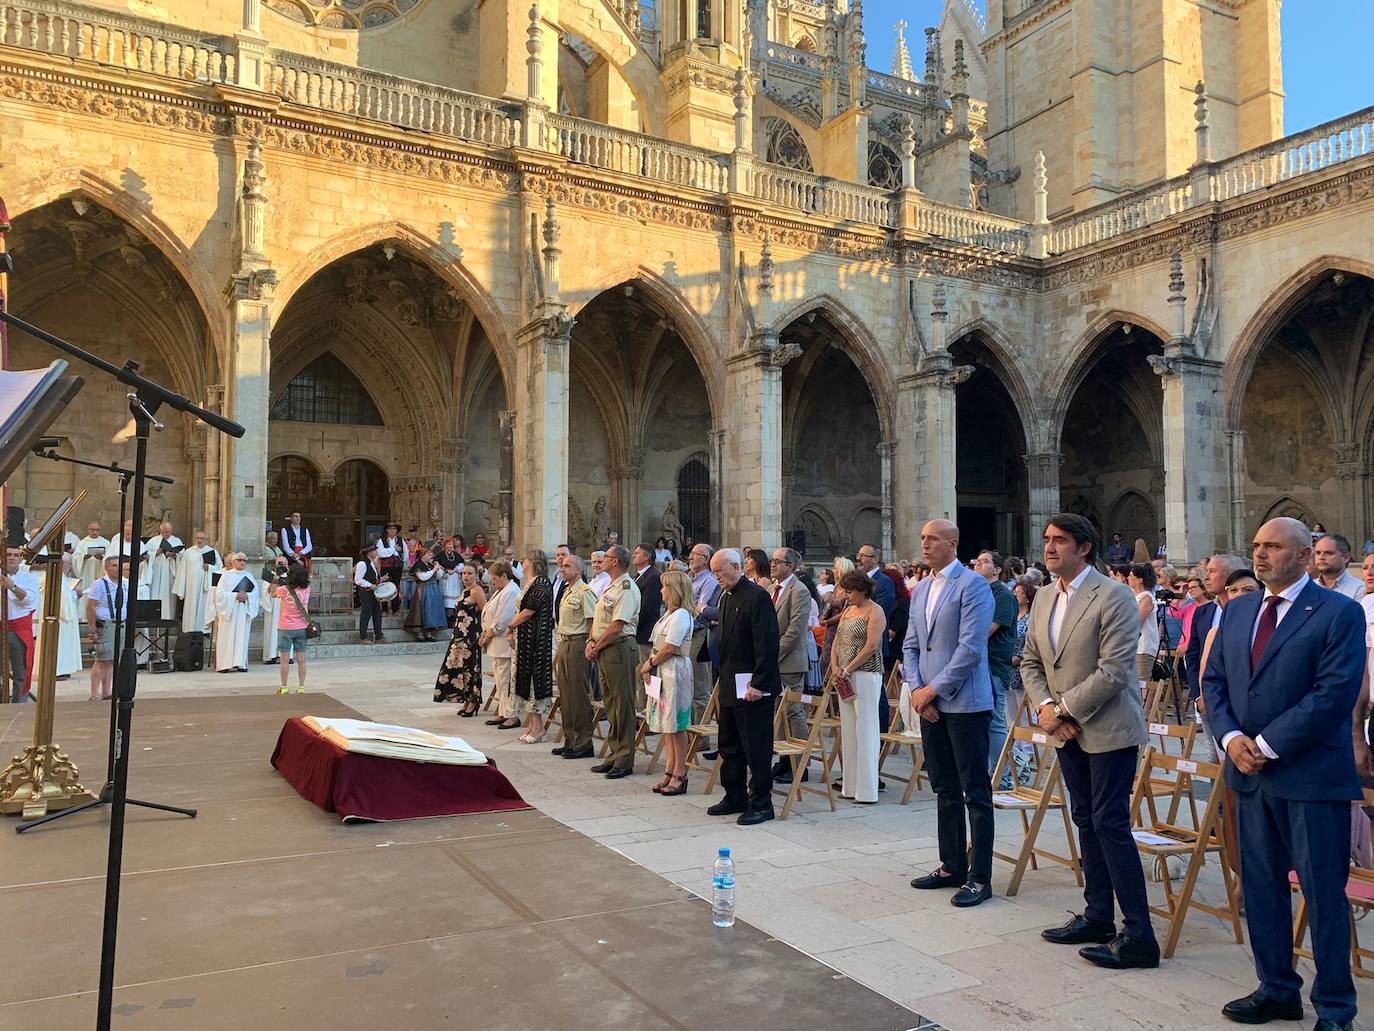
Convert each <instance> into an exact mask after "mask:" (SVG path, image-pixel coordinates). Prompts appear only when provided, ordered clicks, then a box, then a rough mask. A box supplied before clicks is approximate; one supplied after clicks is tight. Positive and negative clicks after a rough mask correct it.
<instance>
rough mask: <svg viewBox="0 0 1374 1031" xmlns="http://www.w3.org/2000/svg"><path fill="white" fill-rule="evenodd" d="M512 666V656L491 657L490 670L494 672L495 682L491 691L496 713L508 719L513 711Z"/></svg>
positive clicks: (513, 662) (513, 661)
mask: <svg viewBox="0 0 1374 1031" xmlns="http://www.w3.org/2000/svg"><path fill="white" fill-rule="evenodd" d="M514 666H515V659H514V657H512V656H506V657H505V658H502V659H498V658H496V657H495V656H493V657H492V660H491V671H492V673H494V674H495V684H494V685H493V686H492V689H491V691H492V694H494V695H496V715H497V716H499V717H501V719H503V720H508V719H510V718H511V714H512V713H513V712H514V711H515V699H514V698H513V697H512V695H511V671H512V669H513V668H514Z"/></svg>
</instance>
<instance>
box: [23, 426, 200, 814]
mask: <svg viewBox="0 0 1374 1031" xmlns="http://www.w3.org/2000/svg"><path fill="white" fill-rule="evenodd" d="M33 453H34V456H35V457H36V458H47V459H50V460H51V461H54V462H68V463H70V464H71V465H84V466H88V467H89V468H91V469H104V470H106V471H107V472H112V473H114V474H115V475H117V476H118V477H119V526H120V533H123V532H124V530H123V527H124V509H125V506H126V505H127V504H128V500H129V480H130V479H131V478H132V477H133V476H134V472H135V471H134V470H133V469H124V468H122V467H120V466H118V465H116V464H115V463H114V462H111V463H110V464H109V465H101V464H100V463H99V462H88V461H86V460H84V459H81V458H68V457H67V456H66V455H60V454H58V453H57V452H56V451H53V450H51V449H49V450H46V451H45V450H43V449H42V448H35V449H34V452H33ZM148 479H150V480H156V481H157V482H158V483H168V484H170V483H172V482H173V481H172V478H171V477H170V476H156V475H154V474H153V473H148ZM119 540H120V542H121V543H122V542H123V538H122V537H121V538H119ZM115 554H116V555H118V554H119V549H118V548H116V549H115ZM106 557H107V558H108V557H109V556H108V555H107V556H106ZM130 557H131V558H132V556H130ZM123 564H124V563H123V562H122V561H121V562H120V565H121V566H122V565H123ZM115 576H116V577H118V585H117V586H116V587H115V597H114V611H113V612H112V613H111V618H112V619H113V620H114V639H115V641H116V642H117V641H118V640H119V631H120V628H121V625H122V623H123V618H122V617H123V613H124V609H125V607H126V606H125V604H124V580H123V577H120V576H119V574H118V573H116V574H115ZM130 589H131V590H132V589H133V584H132V583H130ZM133 593H134V595H135V596H137V591H134V592H133ZM119 660H120V655H119V652H118V650H116V652H115V668H114V678H115V680H116V681H117V680H118V679H119V666H120V661H119ZM115 715H116V710H115V706H113V705H111V706H110V736H109V745H108V750H107V751H106V753H105V754H106V759H105V786H104V787H103V788H101V789H100V793H99V794H98V795H97V796H96V797H95V798H93V799H91V800H90V801H89V802H82V803H81V804H80V805H74V806H72V807H70V808H69V809H58V810H57V811H55V812H51V813H48V814H47V815H46V816H40V817H38V818H37V819H33V820H25V821H23V822H22V823H19V824H16V825H15V828H14V832H15V833H16V834H23V833H24V832H25V831H27V830H32V829H33V828H35V827H41V826H42V825H43V824H45V823H52V822H53V821H54V820H60V819H62V818H63V817H66V816H72V815H73V814H75V813H81V812H85V811H86V810H87V809H94V808H95V807H96V806H102V805H109V804H110V802H111V801H112V800H113V799H114V779H115V731H116V726H115ZM126 802H127V803H128V804H129V805H136V806H141V807H143V808H144V809H158V810H160V811H162V812H165V813H178V814H180V815H181V816H190V817H193V818H194V817H195V815H196V810H194V809H182V808H181V807H179V806H174V805H163V804H162V803H161V802H142V801H139V800H138V799H136V798H130V799H126Z"/></svg>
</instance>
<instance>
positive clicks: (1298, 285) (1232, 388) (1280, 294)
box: [1222, 254, 1374, 430]
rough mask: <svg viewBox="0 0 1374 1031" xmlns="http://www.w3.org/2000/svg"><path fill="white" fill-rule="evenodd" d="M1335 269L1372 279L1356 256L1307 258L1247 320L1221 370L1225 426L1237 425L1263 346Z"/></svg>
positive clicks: (1372, 267)
mask: <svg viewBox="0 0 1374 1031" xmlns="http://www.w3.org/2000/svg"><path fill="white" fill-rule="evenodd" d="M1335 272H1345V273H1348V274H1350V275H1356V276H1363V277H1365V278H1366V279H1370V280H1374V264H1371V263H1370V262H1367V261H1361V260H1360V259H1358V258H1351V257H1346V256H1342V255H1334V254H1324V255H1322V256H1321V257H1319V258H1314V259H1313V260H1311V261H1309V262H1308V263H1307V264H1305V265H1304V266H1303V267H1302V268H1300V269H1299V270H1298V271H1297V272H1296V273H1294V274H1293V275H1292V276H1289V277H1288V279H1287V280H1286V281H1285V282H1284V284H1283V286H1282V287H1281V288H1280V289H1278V290H1276V291H1275V292H1273V293H1272V294H1270V295H1269V297H1268V298H1266V299H1265V301H1264V302H1263V303H1262V304H1261V305H1260V306H1259V308H1258V309H1256V311H1255V312H1254V314H1253V315H1251V316H1250V318H1249V319H1248V320H1247V321H1246V323H1245V327H1244V328H1243V329H1242V330H1241V331H1240V334H1239V335H1238V336H1237V337H1236V340H1235V343H1234V344H1232V345H1231V347H1230V349H1229V350H1228V351H1227V353H1226V365H1225V367H1224V369H1223V371H1222V389H1223V394H1224V396H1225V399H1226V400H1225V405H1226V427H1227V429H1231V430H1235V429H1239V428H1240V425H1241V408H1242V407H1243V404H1244V400H1245V388H1246V386H1248V385H1249V383H1250V377H1251V376H1252V375H1253V374H1254V371H1255V365H1256V363H1257V362H1258V361H1259V357H1260V354H1261V352H1263V350H1264V347H1265V345H1266V344H1268V343H1269V341H1270V340H1271V339H1272V338H1273V336H1274V334H1275V333H1276V332H1277V331H1278V330H1279V329H1281V328H1282V327H1283V324H1284V323H1285V322H1287V321H1288V319H1289V318H1290V317H1291V316H1292V314H1293V312H1294V311H1295V310H1296V309H1297V308H1298V307H1299V306H1300V305H1301V304H1302V302H1303V301H1304V300H1305V299H1306V297H1307V295H1308V293H1309V292H1310V291H1311V290H1312V288H1313V287H1314V286H1316V285H1317V284H1318V283H1320V282H1321V281H1322V280H1323V279H1325V278H1326V277H1327V276H1329V275H1331V274H1332V273H1335Z"/></svg>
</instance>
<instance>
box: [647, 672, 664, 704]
mask: <svg viewBox="0 0 1374 1031" xmlns="http://www.w3.org/2000/svg"><path fill="white" fill-rule="evenodd" d="M644 693H645V694H646V695H648V696H649V697H650V698H652V699H653V700H654V701H656V702H657V701H660V700H661V699H662V698H663V678H662V677H650V678H649V679H648V680H647V681H645V683H644Z"/></svg>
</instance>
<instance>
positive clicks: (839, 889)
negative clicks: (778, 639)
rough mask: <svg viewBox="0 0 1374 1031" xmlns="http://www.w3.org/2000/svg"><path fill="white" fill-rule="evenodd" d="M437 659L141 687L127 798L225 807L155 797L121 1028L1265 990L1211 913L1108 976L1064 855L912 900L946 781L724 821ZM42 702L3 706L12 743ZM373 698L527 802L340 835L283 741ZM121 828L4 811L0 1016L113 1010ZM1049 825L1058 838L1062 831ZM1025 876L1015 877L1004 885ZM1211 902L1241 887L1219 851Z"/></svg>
mask: <svg viewBox="0 0 1374 1031" xmlns="http://www.w3.org/2000/svg"><path fill="white" fill-rule="evenodd" d="M439 658H440V657H439V656H438V655H433V656H431V655H424V656H376V657H368V658H363V659H328V658H320V659H319V660H318V661H316V662H313V663H312V664H311V667H310V677H309V684H308V691H309V692H310V693H308V694H306V695H303V696H295V695H292V696H290V697H288V698H278V697H276V696H275V693H274V692H275V689H276V682H277V673H276V669H275V668H274V667H266V666H261V665H256V664H255V665H254V666H253V668H252V671H251V672H250V673H248V674H241V675H237V676H218V675H216V674H213V673H199V674H182V673H174V674H165V675H161V676H149V675H147V674H143V675H142V676H141V677H140V683H139V699H140V701H139V704H138V705H137V706H136V708H135V719H134V730H133V738H132V751H131V756H132V766H131V771H132V772H131V784H130V794H131V795H132V796H134V797H146V798H149V799H150V800H153V801H160V802H167V803H171V804H180V805H196V806H199V807H200V816H199V817H198V818H197V819H196V820H195V821H189V820H186V819H184V818H181V817H177V816H172V815H166V814H161V813H154V812H150V811H147V810H136V809H131V810H130V816H129V820H128V825H127V831H126V839H125V866H124V869H125V879H124V888H123V906H122V910H121V922H120V932H121V933H120V954H119V956H120V962H119V969H118V976H117V979H116V983H117V985H118V986H119V987H118V989H117V991H116V995H115V1003H116V1017H115V1024H114V1026H115V1027H127V1028H134V1029H136V1028H156V1029H163V1028H176V1029H189V1028H195V1029H197V1031H212V1029H220V1028H224V1029H228V1028H234V1029H242V1028H250V1027H252V1028H261V1029H263V1031H268V1029H276V1028H288V1027H289V1028H292V1029H297V1031H314V1029H316V1028H319V1029H324V1028H330V1029H353V1028H358V1029H361V1028H369V1029H371V1028H389V1027H398V1028H399V1027H405V1028H415V1029H417V1031H419V1029H425V1031H427V1029H429V1028H444V1027H453V1028H474V1029H488V1028H490V1029H493V1031H515V1029H535V1028H550V1029H553V1028H557V1029H560V1031H561V1029H573V1028H598V1029H599V1028H604V1027H606V1026H619V1027H622V1028H633V1029H636V1031H637V1029H640V1028H643V1029H659V1028H663V1029H674V1031H696V1029H702V1031H705V1029H706V1028H714V1027H718V1026H720V1025H722V1024H725V1023H730V1024H740V1025H742V1026H745V1027H748V1028H749V1029H750V1031H772V1029H775V1028H776V1029H783V1028H789V1029H791V1028H797V1029H830V1028H836V1029H840V1028H843V1029H855V1031H870V1029H873V1031H879V1029H882V1031H887V1029H891V1031H907V1029H913V1028H922V1029H926V1028H940V1027H944V1028H948V1029H950V1031H983V1029H993V1028H1027V1029H1035V1031H1068V1029H1119V1028H1120V1029H1156V1028H1158V1029H1164V1028H1169V1029H1176V1028H1189V1029H1198V1031H1202V1029H1214V1028H1215V1029H1220V1028H1223V1027H1227V1028H1229V1027H1233V1026H1234V1025H1231V1024H1229V1023H1228V1022H1226V1021H1224V1020H1223V1018H1222V1017H1221V1015H1220V1012H1219V1011H1220V1007H1221V1005H1222V1004H1223V1003H1224V1002H1226V1001H1227V1000H1229V999H1232V998H1235V997H1237V996H1240V995H1244V994H1246V993H1247V992H1249V991H1250V990H1252V989H1253V987H1254V974H1253V967H1252V965H1251V958H1250V953H1249V949H1248V947H1247V946H1242V945H1237V944H1235V943H1234V941H1233V940H1232V937H1231V934H1230V932H1229V930H1228V928H1227V927H1226V926H1225V925H1223V923H1222V922H1221V921H1220V920H1218V919H1216V918H1214V917H1212V916H1208V915H1206V914H1201V913H1194V914H1191V915H1190V916H1189V919H1188V922H1187V925H1186V927H1185V930H1184V933H1183V937H1182V939H1181V941H1180V944H1179V946H1178V950H1177V952H1176V954H1175V956H1174V957H1173V958H1172V959H1170V960H1167V961H1165V962H1164V963H1162V965H1161V967H1160V969H1159V970H1156V971H1129V972H1123V973H1111V972H1107V971H1101V970H1098V969H1096V968H1094V967H1091V966H1089V965H1088V964H1086V963H1085V962H1083V961H1081V960H1079V959H1078V957H1077V956H1076V955H1075V950H1073V949H1066V948H1057V947H1055V946H1051V945H1048V944H1046V943H1044V942H1042V941H1041V940H1040V938H1039V931H1040V929H1041V928H1042V927H1046V926H1049V925H1051V924H1058V923H1061V922H1062V921H1063V919H1064V914H1065V911H1066V910H1075V911H1077V910H1081V908H1082V897H1081V893H1080V891H1079V889H1078V888H1077V887H1076V886H1075V884H1074V880H1073V876H1072V874H1071V873H1070V872H1069V871H1068V870H1066V869H1064V868H1062V867H1059V866H1057V865H1055V864H1043V863H1042V864H1041V868H1040V869H1039V870H1031V871H1028V872H1027V874H1026V877H1025V880H1024V882H1023V883H1022V885H1021V889H1020V892H1019V893H1018V894H1017V895H1016V896H1015V897H1014V898H1005V897H1001V896H998V897H995V898H994V899H993V900H992V901H991V902H989V903H987V904H985V905H983V906H980V907H978V908H976V909H974V910H969V911H956V910H954V909H952V908H951V907H950V906H949V905H948V901H947V896H946V895H945V894H944V893H931V892H916V891H912V890H911V889H910V888H909V887H908V886H907V882H908V880H910V878H911V877H912V875H913V873H915V872H924V871H926V870H928V869H930V868H933V867H934V866H935V865H936V863H937V861H938V860H937V857H936V847H935V844H936V843H935V808H934V806H935V802H934V798H933V796H932V795H931V794H930V791H929V788H928V787H927V788H926V789H924V790H922V791H918V792H917V793H916V794H915V796H913V798H912V800H911V803H910V804H909V805H907V806H902V805H900V804H898V803H899V800H900V785H896V784H894V785H893V789H890V790H889V791H888V792H886V793H885V795H884V798H883V801H882V802H881V803H880V804H879V805H877V806H873V807H855V806H850V805H847V804H845V803H843V802H841V803H839V808H838V810H837V811H836V812H835V813H833V814H832V813H831V812H829V811H828V807H827V806H826V804H825V803H824V802H823V801H822V800H819V799H815V798H810V797H806V796H804V800H803V801H802V802H801V803H799V805H798V807H797V809H796V810H794V812H793V814H792V816H791V817H790V818H789V819H788V820H785V821H781V820H778V821H774V822H772V823H770V824H766V825H764V826H762V827H755V828H747V829H745V828H739V827H737V826H735V825H734V824H733V823H732V822H729V821H727V820H723V819H720V818H713V817H710V816H707V815H706V811H705V810H706V807H707V806H708V805H710V804H711V803H712V802H713V801H716V800H718V799H719V797H720V795H719V791H718V790H717V791H716V792H715V793H714V794H713V795H711V796H707V795H704V794H702V791H701V789H702V787H703V783H702V782H701V780H700V778H699V775H697V774H693V779H692V782H691V784H690V787H689V793H688V794H687V795H685V796H682V797H678V798H668V799H663V798H660V797H658V796H657V795H655V794H653V793H652V792H650V791H649V785H650V783H652V781H651V780H650V778H648V777H645V776H643V775H642V772H643V769H644V767H645V765H646V760H645V759H644V757H643V756H640V757H639V758H638V763H637V765H638V771H639V773H640V774H641V775H640V776H636V777H630V778H625V779H622V780H618V781H607V780H605V779H604V778H602V777H599V776H595V775H593V774H591V773H589V772H587V770H586V767H587V766H588V765H590V764H589V763H586V762H582V761H577V762H567V761H564V760H562V759H560V758H558V757H556V756H553V755H550V754H549V747H550V746H551V744H552V736H551V737H550V740H549V741H548V742H546V743H545V744H543V745H521V744H518V743H517V742H516V741H515V740H514V737H515V735H514V733H513V732H499V731H495V730H493V729H491V728H489V727H485V726H483V725H482V721H481V720H459V719H457V718H456V717H455V716H454V711H455V708H456V707H455V706H453V705H435V704H433V703H432V702H431V701H430V694H431V688H432V683H433V676H434V672H435V670H436V669H437V666H438V661H439ZM293 680H294V677H293ZM86 693H87V686H86V678H85V675H84V674H81V675H78V676H77V677H74V678H73V679H72V680H71V681H67V682H65V683H62V684H59V685H58V699H59V705H58V709H57V717H56V731H55V735H54V736H55V737H56V739H57V740H58V742H60V743H61V744H62V745H63V746H64V747H65V748H66V749H67V750H68V751H69V752H70V753H71V755H72V757H73V759H74V760H75V761H76V762H77V763H78V765H79V766H80V767H81V769H82V773H83V780H84V782H85V783H86V785H87V786H88V787H98V785H99V784H100V782H101V780H102V772H103V767H104V759H105V739H104V721H105V715H106V709H105V708H104V706H101V705H98V704H94V703H87V702H85V701H82V699H84V697H85V696H86ZM33 708H34V707H33V706H5V707H0V752H3V753H4V754H5V755H6V756H7V757H8V755H11V754H13V753H14V752H17V751H18V750H19V748H20V747H21V746H22V745H23V744H25V743H27V741H28V740H29V737H30V734H31V726H32V723H31V721H32V713H33ZM349 709H351V710H353V711H355V712H357V713H361V714H362V715H363V716H364V717H365V718H369V719H375V720H380V721H385V722H394V723H402V724H407V725H411V726H416V727H421V728H425V729H431V730H436V731H440V732H444V733H449V734H461V735H462V736H464V737H466V738H467V739H468V740H469V741H470V742H471V743H472V744H473V745H474V746H476V747H478V748H480V749H482V750H483V751H485V752H487V753H488V754H489V755H490V756H492V757H493V758H494V759H495V760H496V762H497V764H498V766H499V768H500V769H501V770H502V772H504V773H505V774H506V776H507V777H508V778H509V779H510V781H511V782H512V783H513V784H514V785H515V787H516V788H517V789H518V790H519V791H520V792H521V794H522V795H523V796H524V798H525V799H526V800H527V801H528V802H529V803H531V805H533V806H534V807H535V808H534V810H530V811H520V812H512V813H502V814H489V815H479V816H460V817H450V818H444V819H436V820H419V821H409V822H403V823H390V824H364V825H348V826H345V825H342V824H340V823H339V822H338V820H337V818H336V817H334V816H330V815H327V814H324V813H322V812H320V811H319V810H317V809H315V808H314V807H313V806H311V805H310V804H309V803H307V802H305V801H304V800H302V799H300V798H299V797H298V796H297V795H296V794H295V792H294V791H293V790H292V789H291V788H290V787H289V786H288V785H287V784H286V783H285V782H284V781H283V780H282V779H281V778H280V777H279V776H278V775H277V774H276V773H275V771H273V770H272V769H271V767H270V766H269V765H268V759H269V757H270V755H271V752H272V746H273V744H274V742H275V740H276V735H277V731H278V729H279V728H280V726H281V723H282V722H283V721H284V720H285V719H286V717H287V716H291V715H305V714H316V715H322V716H327V715H340V714H344V713H346V712H347V710H349ZM813 769H814V770H816V771H817V772H818V768H813ZM893 769H894V771H896V772H902V771H901V770H900V769H899V768H897V767H895V766H894V767H893ZM106 826H107V823H106V819H105V817H104V816H103V815H98V814H95V813H86V814H82V815H78V816H74V817H72V818H71V819H69V820H63V821H59V822H58V823H57V824H55V825H53V826H50V827H44V828H40V829H36V830H34V831H31V832H30V833H28V834H26V835H23V836H17V835H14V834H11V833H9V831H8V826H0V928H3V935H2V936H0V940H3V942H4V948H5V955H6V959H5V967H6V973H7V976H6V977H5V979H4V981H3V987H0V1029H5V1031H8V1029H11V1028H13V1029H19V1028H24V1029H28V1028H43V1029H45V1031H47V1029H52V1031H59V1029H61V1031H65V1029H67V1028H84V1027H90V1026H93V1024H94V1014H95V1001H94V989H95V986H96V980H97V971H98V966H99V940H100V913H101V901H100V900H101V896H102V892H103V885H104V870H105V855H106V843H107V835H106ZM1056 826H1059V825H1058V821H1057V820H1056V819H1054V818H1053V816H1052V817H1051V819H1050V820H1048V821H1047V822H1046V824H1045V830H1044V831H1042V834H1041V841H1042V843H1043V844H1044V845H1045V846H1046V847H1048V848H1051V849H1054V850H1055V851H1062V841H1063V832H1062V827H1061V829H1059V830H1058V832H1057V833H1056V830H1055V828H1056ZM998 836H999V841H998V850H999V851H1014V850H1015V849H1016V848H1018V847H1019V844H1020V840H1021V835H1020V823H1019V820H1018V819H1017V817H1016V815H1015V814H1014V813H999V815H998ZM722 845H728V846H730V848H731V850H732V852H733V853H734V856H735V859H736V864H737V868H738V873H737V877H738V887H737V892H736V896H737V903H738V915H739V922H738V923H737V924H736V926H735V927H734V928H732V929H729V930H717V929H715V928H713V927H712V925H711V920H710V911H709V906H708V905H707V904H706V903H705V902H703V901H702V899H701V898H698V897H696V896H707V895H709V891H710V864H711V862H712V860H713V859H714V856H715V852H716V849H717V848H718V847H720V846H722ZM1009 870H1010V867H1009V866H1008V865H1007V864H1005V863H1000V862H999V863H998V864H997V865H996V868H995V869H994V880H993V890H994V892H1002V891H1003V890H1004V889H1005V887H1006V883H1007V877H1008V874H1009ZM1150 890H1151V894H1152V900H1153V901H1156V902H1158V901H1160V898H1161V896H1162V887H1161V886H1160V885H1158V884H1153V883H1152V884H1151V885H1150ZM1199 896H1200V897H1202V898H1203V899H1205V900H1206V901H1208V902H1213V903H1217V902H1221V901H1224V894H1223V892H1222V884H1221V878H1220V875H1219V873H1218V871H1217V867H1216V865H1215V863H1212V864H1210V865H1209V866H1208V868H1207V869H1206V871H1204V874H1203V877H1202V879H1201V881H1200V888H1199ZM1157 927H1160V928H1161V929H1162V925H1160V924H1157ZM1363 929H1364V928H1363V927H1361V930H1363ZM1300 969H1301V970H1302V971H1303V973H1304V978H1305V979H1306V980H1308V981H1310V977H1311V972H1312V971H1311V966H1310V964H1308V963H1305V962H1304V963H1303V964H1302V965H1301V967H1300ZM1357 984H1358V987H1359V988H1360V998H1361V1004H1362V1009H1364V1010H1365V1011H1366V1012H1374V990H1371V988H1370V987H1369V986H1368V982H1357ZM1312 1019H1313V1017H1312V1014H1311V1011H1310V1008H1309V1011H1308V1022H1309V1023H1310V1022H1311V1020H1312ZM1292 1026H1297V1025H1292Z"/></svg>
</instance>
